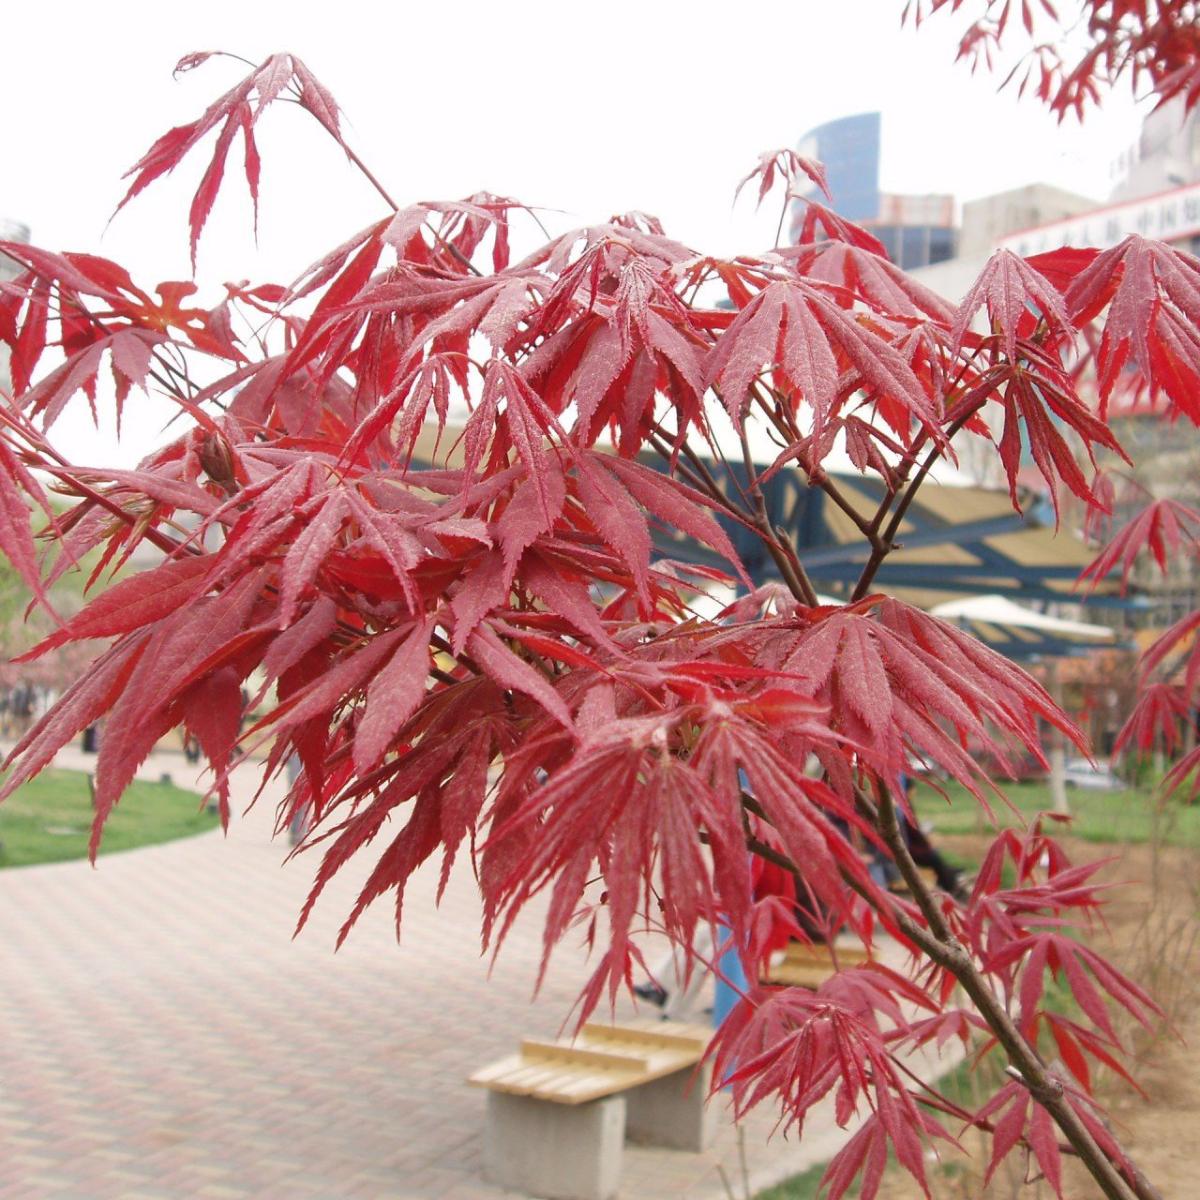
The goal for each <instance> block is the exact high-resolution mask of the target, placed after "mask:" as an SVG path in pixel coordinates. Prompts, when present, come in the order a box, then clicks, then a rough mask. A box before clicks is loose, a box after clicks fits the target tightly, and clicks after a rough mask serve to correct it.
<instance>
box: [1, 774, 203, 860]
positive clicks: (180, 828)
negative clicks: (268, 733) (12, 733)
mask: <svg viewBox="0 0 1200 1200" xmlns="http://www.w3.org/2000/svg"><path fill="white" fill-rule="evenodd" d="M200 803H201V802H200V797H199V796H197V795H196V793H195V792H186V791H184V790H183V789H182V788H177V787H174V786H172V785H171V784H169V783H142V782H137V783H134V784H132V785H131V786H130V788H129V790H128V791H127V792H126V793H125V795H124V796H123V797H122V798H121V802H120V803H119V804H118V805H117V807H116V808H115V809H114V810H113V813H112V816H111V817H109V819H108V822H107V824H106V825H105V827H104V840H103V841H102V842H101V844H100V854H101V855H105V854H112V853H113V852H114V851H117V850H132V849H134V848H135V847H137V846H151V845H154V844H155V843H157V842H169V841H173V840H174V839H175V838H181V837H189V836H190V835H192V834H195V833H205V832H207V831H208V830H210V829H212V828H214V827H215V826H216V825H217V817H216V815H215V814H213V813H209V812H206V811H204V810H203V809H201V808H200ZM91 824H92V802H91V795H90V793H89V791H88V781H87V776H86V775H85V774H83V773H82V772H80V771H56V770H50V771H44V772H43V773H42V774H41V775H39V776H38V777H37V778H36V779H32V780H30V781H29V782H28V783H27V784H25V786H24V787H22V788H20V789H19V790H18V791H16V792H15V793H14V794H13V795H12V796H10V797H9V798H8V799H7V800H5V801H4V802H3V803H2V804H0V843H2V845H0V868H3V867H24V866H29V865H30V864H31V863H47V862H64V861H66V860H67V859H72V858H84V857H85V856H86V855H87V844H88V835H89V833H90V832H91Z"/></svg>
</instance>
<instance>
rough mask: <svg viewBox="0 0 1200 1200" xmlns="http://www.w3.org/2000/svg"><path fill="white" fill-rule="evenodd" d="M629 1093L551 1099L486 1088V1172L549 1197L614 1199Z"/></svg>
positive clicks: (552, 1199) (491, 1179)
mask: <svg viewBox="0 0 1200 1200" xmlns="http://www.w3.org/2000/svg"><path fill="white" fill-rule="evenodd" d="M624 1142H625V1097H624V1096H621V1095H617V1096H605V1097H604V1098H603V1099H602V1100H592V1101H589V1102H588V1103H587V1104H576V1105H565V1104H552V1103H550V1102H548V1101H546V1100H535V1099H534V1098H533V1097H532V1096H514V1095H510V1094H509V1093H506V1092H489V1093H488V1113H487V1134H486V1140H485V1143H484V1176H485V1178H486V1179H487V1180H488V1182H489V1183H494V1184H497V1185H498V1186H500V1187H502V1188H508V1189H510V1190H511V1191H514V1192H524V1193H525V1194H526V1195H530V1196H543V1197H546V1198H547V1200H612V1197H613V1196H615V1195H616V1193H617V1188H618V1186H619V1185H620V1182H621V1147H622V1146H623V1145H624Z"/></svg>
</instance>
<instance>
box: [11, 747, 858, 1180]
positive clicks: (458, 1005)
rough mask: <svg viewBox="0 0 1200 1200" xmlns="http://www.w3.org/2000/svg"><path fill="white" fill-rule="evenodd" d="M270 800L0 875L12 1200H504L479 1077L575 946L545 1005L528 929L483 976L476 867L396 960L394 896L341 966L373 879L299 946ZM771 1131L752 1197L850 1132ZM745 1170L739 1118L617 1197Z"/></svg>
mask: <svg viewBox="0 0 1200 1200" xmlns="http://www.w3.org/2000/svg"><path fill="white" fill-rule="evenodd" d="M91 761H92V760H85V759H84V758H83V756H82V755H80V754H79V753H77V752H76V751H73V750H68V751H65V752H64V753H63V755H62V756H60V760H59V765H62V766H68V767H84V768H85V769H86V767H87V766H88V765H90V762H91ZM193 770H194V769H193V768H190V767H187V766H186V765H185V764H184V761H183V759H182V758H181V757H179V756H178V755H170V754H163V755H157V756H155V758H154V760H153V761H152V762H150V763H149V764H147V766H146V768H145V769H144V771H143V772H142V774H143V775H144V776H146V777H149V778H158V777H159V775H160V774H162V773H163V772H164V771H169V772H170V774H171V775H172V777H173V778H174V780H175V782H176V783H178V784H180V785H182V786H189V785H191V783H192V782H193V779H192V775H193ZM255 778H256V776H255V773H254V772H253V771H251V772H249V773H248V774H246V775H245V776H244V777H243V778H242V779H241V780H240V781H236V790H235V799H239V800H240V801H241V802H243V803H244V802H245V801H246V800H248V799H249V796H250V793H251V789H252V787H253V784H254V780H255ZM278 794H279V791H278V789H273V788H271V787H268V789H267V792H266V793H265V796H264V799H263V800H262V801H260V803H259V805H258V806H257V807H256V808H254V809H252V810H251V811H250V813H249V814H248V815H247V816H245V817H243V818H239V819H235V821H234V823H233V825H232V827H231V829H230V832H229V835H228V837H227V838H223V837H222V836H221V835H220V834H217V833H214V834H206V835H202V836H200V837H195V838H190V839H187V840H184V841H180V842H174V843H171V844H169V845H165V846H157V847H148V848H145V849H142V850H135V851H129V852H126V853H121V854H112V855H108V856H105V855H104V854H103V853H102V854H101V857H100V860H99V867H98V869H96V870H93V869H92V868H91V867H90V866H88V865H87V864H86V863H64V864H57V865H48V866H39V867H26V868H20V869H11V870H7V871H3V872H0V1200H117V1198H120V1200H175V1198H177V1197H178V1198H183V1197H186V1198H189V1200H190V1198H191V1197H197V1198H204V1200H251V1198H252V1197H255V1198H269V1200H276V1198H278V1200H342V1198H346V1200H350V1198H358V1197H364V1198H368V1197H379V1198H384V1197H387V1198H394V1200H434V1198H436V1200H498V1198H499V1197H502V1196H505V1195H511V1193H503V1192H501V1191H499V1190H498V1189H496V1188H493V1187H490V1186H488V1185H487V1184H486V1183H484V1182H483V1180H482V1177H481V1174H480V1151H481V1147H482V1133H483V1114H484V1097H483V1094H482V1093H481V1092H478V1091H476V1090H474V1089H472V1088H468V1087H467V1086H466V1085H465V1083H464V1079H465V1077H466V1076H467V1075H468V1074H469V1073H470V1072H471V1071H472V1070H473V1069H475V1068H476V1067H478V1066H480V1065H482V1064H484V1063H486V1062H488V1061H490V1060H491V1059H493V1058H497V1057H500V1056H501V1055H503V1054H507V1053H509V1052H511V1051H512V1050H513V1049H514V1048H515V1043H516V1041H517V1039H518V1038H519V1037H520V1036H521V1035H525V1034H532V1035H553V1034H554V1033H556V1032H557V1030H558V1027H559V1024H560V1022H561V1021H562V1019H563V1017H564V1016H565V1015H566V1014H567V1012H568V1011H569V1009H570V1007H571V1003H572V1001H573V999H574V997H575V995H576V994H577V992H578V989H579V986H580V984H581V982H582V980H583V979H584V978H585V977H586V975H587V973H588V969H587V965H586V963H585V962H584V960H583V956H582V954H578V953H573V952H572V951H571V950H570V949H569V948H564V949H563V950H562V951H561V952H560V953H559V955H558V956H557V959H556V964H555V967H554V969H552V971H551V974H550V976H549V979H548V981H547V983H546V984H545V986H544V987H543V989H542V991H541V993H540V995H539V996H538V997H536V999H535V998H532V997H531V985H532V982H533V979H534V976H535V972H536V964H537V962H538V957H539V955H540V923H539V921H538V919H537V918H538V913H536V912H531V913H530V914H529V917H530V918H531V919H529V920H525V921H523V922H521V923H518V926H517V928H516V929H515V930H514V932H513V933H512V935H511V936H510V938H509V942H508V944H507V946H506V948H505V950H504V952H503V953H502V954H501V956H500V958H499V961H498V962H497V964H496V965H495V967H494V969H493V970H492V971H491V973H490V975H489V970H488V966H489V964H488V962H486V961H484V960H482V959H481V958H480V955H479V906H478V900H477V897H476V893H475V890H474V887H473V883H472V879H471V875H470V871H469V869H468V868H467V867H466V866H463V867H462V869H457V868H456V870H455V872H454V873H453V875H452V877H451V880H450V884H449V887H448V888H447V891H446V894H445V896H444V897H443V899H442V903H441V906H440V908H439V909H436V910H435V908H434V896H435V893H436V888H437V882H438V880H437V876H438V867H437V865H436V864H435V865H434V866H432V867H431V868H427V869H425V870H423V871H422V872H421V873H420V874H419V875H418V876H417V877H416V878H415V879H414V881H413V883H412V884H411V886H410V888H409V892H408V895H407V897H406V902H405V924H404V935H403V939H402V941H401V942H400V944H399V945H397V943H396V940H395V933H394V925H393V923H392V913H391V911H390V908H389V906H388V905H386V903H385V904H381V905H380V906H377V908H376V909H375V910H372V911H370V912H369V913H368V914H367V916H366V917H364V919H363V920H362V921H361V922H360V924H359V926H358V928H357V929H356V931H355V932H354V933H353V934H352V935H351V937H350V940H349V941H348V942H347V943H346V945H345V946H344V947H343V948H342V949H341V950H340V951H338V952H337V953H336V954H334V953H333V941H334V938H335V936H336V932H337V928H338V925H339V924H340V921H341V920H342V919H343V918H344V917H345V915H346V913H347V912H348V911H349V910H350V906H351V903H352V898H353V894H354V883H355V882H356V879H361V878H362V875H363V872H364V869H365V868H366V867H367V866H368V865H369V864H368V863H366V862H364V863H362V864H354V865H353V876H354V877H351V874H350V873H347V877H346V878H343V879H339V880H336V881H335V882H334V883H333V884H331V885H330V888H329V890H328V893H327V895H326V897H325V898H324V899H323V900H322V902H321V903H320V905H319V906H318V908H317V910H316V912H315V914H314V917H313V919H312V921H311V923H310V925H309V926H308V928H307V929H306V930H305V931H304V933H303V934H301V935H300V937H298V938H296V939H295V940H293V939H292V932H293V926H294V924H295V919H296V916H297V914H298V913H299V910H300V906H301V903H302V901H303V899H304V896H305V893H306V890H307V887H308V883H309V881H310V879H311V876H312V873H313V870H314V868H315V863H316V858H315V856H314V855H313V854H308V855H300V856H299V857H298V858H296V859H295V860H292V861H289V862H286V863H285V862H284V861H283V860H284V858H285V856H286V847H285V846H284V845H283V844H282V843H281V842H280V841H274V842H273V841H272V840H271V822H272V817H273V809H274V802H275V801H276V799H277V798H278ZM623 1015H628V1012H625V1013H624V1014H623ZM771 1126H772V1122H771V1120H770V1114H767V1113H763V1114H761V1115H759V1116H757V1117H755V1118H753V1119H751V1120H750V1121H749V1122H748V1123H747V1125H746V1127H745V1129H744V1133H743V1137H744V1143H745V1154H746V1158H747V1161H748V1162H749V1164H750V1168H751V1173H752V1178H753V1180H754V1183H755V1185H756V1186H759V1185H762V1184H764V1183H766V1182H768V1181H771V1180H774V1179H777V1178H780V1177H782V1176H784V1175H786V1174H790V1173H791V1172H793V1171H796V1170H800V1169H803V1168H804V1167H805V1166H806V1165H808V1164H809V1163H811V1162H813V1161H820V1159H821V1158H822V1157H826V1156H828V1154H829V1153H830V1152H832V1150H833V1149H834V1148H836V1145H837V1144H838V1142H839V1140H840V1139H841V1138H844V1137H845V1136H846V1135H845V1134H844V1133H841V1132H840V1131H838V1130H836V1129H835V1128H833V1126H832V1123H831V1122H829V1121H825V1122H821V1121H816V1122H813V1123H812V1124H810V1126H809V1127H808V1130H807V1131H806V1136H805V1139H804V1144H803V1145H798V1144H797V1143H796V1142H795V1141H794V1140H791V1141H789V1140H787V1139H785V1138H783V1137H782V1136H779V1135H777V1136H775V1137H774V1138H769V1136H768V1135H769V1134H770V1131H771ZM739 1158H740V1155H739V1148H738V1138H737V1135H736V1133H735V1131H734V1130H733V1128H732V1127H731V1126H729V1125H728V1123H726V1125H725V1127H724V1128H723V1130H722V1133H721V1136H720V1138H719V1139H718V1142H717V1144H716V1146H715V1147H714V1148H713V1150H712V1151H711V1152H709V1153H707V1154H704V1155H693V1154H686V1153H682V1152H677V1151H669V1150H651V1149H647V1148H642V1147H634V1146H630V1147H628V1148H627V1150H626V1155H625V1169H624V1174H623V1177H622V1180H623V1182H622V1191H621V1195H622V1196H623V1197H638V1198H639V1200H656V1198H660V1197H661V1198H662V1200H669V1198H673V1197H695V1198H697V1200H709V1198H711V1200H718V1198H721V1200H723V1198H724V1197H725V1196H726V1195H727V1192H726V1189H725V1185H724V1184H723V1183H722V1180H721V1176H720V1173H719V1171H718V1166H719V1165H722V1164H723V1166H724V1170H725V1172H726V1173H727V1176H728V1178H729V1179H730V1180H731V1181H732V1182H733V1186H734V1190H735V1194H736V1195H738V1196H739V1200H740V1196H741V1190H742V1189H741V1186H740V1179H741V1168H740V1165H739Z"/></svg>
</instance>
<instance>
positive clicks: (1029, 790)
mask: <svg viewBox="0 0 1200 1200" xmlns="http://www.w3.org/2000/svg"><path fill="white" fill-rule="evenodd" d="M1001 787H1002V789H1003V791H1004V794H1005V795H1006V796H1007V797H1008V799H1009V801H1010V802H1011V803H1012V804H1013V805H1014V806H1015V807H1016V809H1017V810H1018V812H1019V813H1020V814H1021V816H1018V815H1017V814H1015V813H1013V812H1012V810H1011V809H1009V808H1008V807H1007V806H1006V805H1005V804H1003V802H1001V801H993V808H994V809H995V812H996V816H997V818H998V820H999V821H1000V822H1001V824H1004V825H1019V824H1020V821H1021V817H1024V818H1025V819H1026V820H1028V819H1029V818H1031V817H1032V816H1033V815H1034V814H1035V813H1038V812H1043V811H1045V810H1047V809H1050V808H1053V801H1052V800H1051V798H1050V787H1049V784H1047V783H1045V782H1044V781H1039V782H1036V783H1010V784H1001ZM946 792H947V795H948V797H949V803H948V804H947V802H946V801H945V800H943V799H942V798H941V796H939V795H938V794H937V793H936V792H935V791H934V790H933V788H932V787H930V786H929V785H928V784H921V785H919V786H918V787H917V788H916V791H915V795H914V802H915V804H916V808H917V814H918V816H919V817H920V819H921V820H922V821H931V822H932V823H933V827H934V840H935V842H936V839H937V837H938V835H946V834H961V833H977V832H984V833H986V832H987V831H988V829H989V826H988V825H987V824H986V823H981V819H980V810H979V804H978V802H977V801H975V800H974V799H972V798H971V796H969V795H968V794H967V793H966V791H964V790H963V789H962V788H961V787H959V786H958V785H957V784H949V785H947V787H946ZM1067 799H1068V802H1069V803H1070V806H1071V816H1072V818H1073V819H1072V822H1071V825H1070V833H1071V835H1072V836H1074V837H1079V838H1082V839H1083V840H1084V841H1088V842H1125V843H1136V842H1146V841H1149V840H1150V838H1151V836H1152V835H1153V833H1154V830H1155V823H1156V821H1157V822H1158V826H1157V828H1158V832H1159V835H1160V836H1161V837H1162V839H1163V840H1164V841H1166V842H1168V843H1170V844H1171V845H1176V846H1192V847H1200V804H1196V805H1189V804H1187V803H1185V802H1184V800H1183V799H1182V798H1180V799H1168V800H1164V799H1162V798H1161V797H1160V796H1158V795H1157V794H1156V793H1155V792H1153V791H1150V790H1138V789H1128V790H1124V791H1119V792H1100V791H1088V790H1086V789H1084V788H1068V789H1067Z"/></svg>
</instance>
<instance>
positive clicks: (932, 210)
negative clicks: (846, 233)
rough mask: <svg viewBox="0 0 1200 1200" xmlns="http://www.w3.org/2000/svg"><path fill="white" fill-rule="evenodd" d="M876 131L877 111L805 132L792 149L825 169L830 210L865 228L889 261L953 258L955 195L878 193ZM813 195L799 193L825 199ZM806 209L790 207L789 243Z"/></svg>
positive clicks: (920, 263) (912, 264) (905, 263)
mask: <svg viewBox="0 0 1200 1200" xmlns="http://www.w3.org/2000/svg"><path fill="white" fill-rule="evenodd" d="M880 128H881V121H880V116H879V113H877V112H868V113H856V114H855V115H854V116H850V117H839V118H838V119H837V120H836V121H828V122H826V123H825V124H824V125H818V126H817V127H816V128H815V129H811V130H809V132H808V133H806V134H805V135H804V136H803V137H802V138H801V139H800V143H799V145H798V147H797V149H798V150H799V152H800V153H801V154H803V155H805V156H806V157H808V158H815V159H816V160H817V161H818V162H820V163H821V164H822V165H823V166H824V167H825V174H826V177H827V179H828V180H829V190H830V192H831V193H832V195H833V203H832V205H831V207H832V208H833V210H834V212H836V213H838V215H839V216H843V217H845V218H846V219H847V220H849V221H854V222H855V223H856V224H859V225H862V226H864V227H865V228H867V229H869V230H870V231H871V232H872V233H873V234H874V235H875V236H876V237H877V238H878V239H879V240H880V241H881V242H882V243H883V246H884V248H885V249H886V250H887V253H888V257H889V258H890V259H891V260H892V261H893V262H894V263H897V264H898V265H899V266H901V267H903V268H904V269H905V270H913V269H914V268H917V267H925V266H928V265H929V264H930V263H938V262H943V261H945V260H946V259H948V258H952V257H953V256H954V252H955V243H956V230H955V226H954V197H953V196H947V195H919V196H910V195H897V194H895V193H892V192H883V191H880V189H879V156H880V148H881V143H880ZM816 193H817V189H816V187H815V186H810V187H809V188H808V189H807V191H804V190H803V189H802V195H806V196H811V197H812V199H814V200H816V199H821V200H823V199H824V197H821V196H818V195H817V194H816ZM805 208H806V205H805V202H804V200H803V199H799V200H797V201H796V202H795V203H794V205H793V206H792V224H791V236H792V240H793V241H795V240H796V238H797V237H798V236H799V233H800V227H801V224H802V223H803V221H804V213H805Z"/></svg>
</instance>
